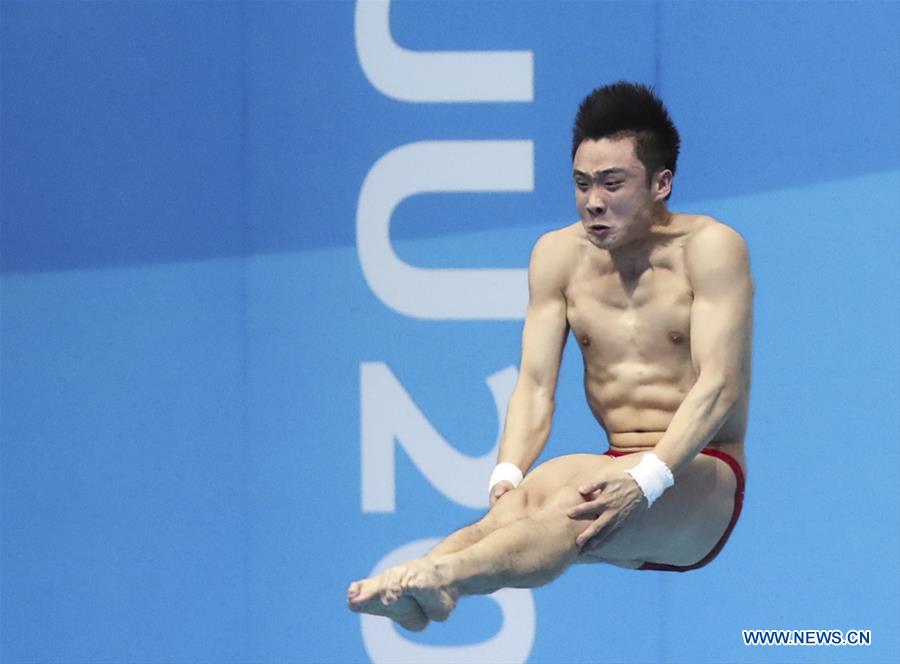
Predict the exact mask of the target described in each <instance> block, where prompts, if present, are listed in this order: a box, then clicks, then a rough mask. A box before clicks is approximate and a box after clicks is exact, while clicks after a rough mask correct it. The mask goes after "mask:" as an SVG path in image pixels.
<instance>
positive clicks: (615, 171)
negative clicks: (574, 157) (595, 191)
mask: <svg viewBox="0 0 900 664" xmlns="http://www.w3.org/2000/svg"><path fill="white" fill-rule="evenodd" d="M627 174H628V171H626V170H625V169H624V168H619V167H615V168H607V169H606V170H602V171H597V172H596V173H594V175H593V177H594V178H596V179H600V178H603V177H606V176H607V175H627ZM572 176H573V177H578V176H581V177H583V178H587V179H590V178H591V174H590V173H585V172H584V171H581V170H578V169H577V168H576V169H575V170H574V171H572Z"/></svg>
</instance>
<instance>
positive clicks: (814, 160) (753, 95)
mask: <svg viewBox="0 0 900 664" xmlns="http://www.w3.org/2000/svg"><path fill="white" fill-rule="evenodd" d="M660 10H661V16H660V35H659V54H660V75H659V86H660V91H661V92H662V94H663V95H664V98H665V99H666V100H667V103H668V104H669V107H670V110H671V112H672V114H673V117H674V118H675V121H676V122H677V123H678V126H679V129H680V131H681V134H682V148H683V158H682V159H681V162H680V167H679V168H680V172H681V175H682V177H681V178H680V181H679V182H678V183H677V185H676V189H675V191H676V195H677V196H678V197H680V200H690V201H699V200H706V199H709V198H711V197H724V196H730V195H734V194H739V193H748V192H757V191H762V190H768V189H785V188H788V187H793V186H797V185H801V184H805V183H810V182H823V181H832V180H836V179H840V178H844V177H848V176H852V175H861V174H865V173H873V172H879V171H884V170H893V169H896V168H897V167H898V164H900V161H898V160H900V132H898V127H897V121H896V118H897V117H898V115H900V41H898V40H897V26H898V25H900V3H896V2H814V1H813V2H661V3H660Z"/></svg>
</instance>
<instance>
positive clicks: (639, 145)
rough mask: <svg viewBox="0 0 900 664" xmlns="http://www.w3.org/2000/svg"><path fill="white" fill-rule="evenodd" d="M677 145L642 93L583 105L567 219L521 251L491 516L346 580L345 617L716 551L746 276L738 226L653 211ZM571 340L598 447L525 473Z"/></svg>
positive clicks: (417, 612) (747, 301)
mask: <svg viewBox="0 0 900 664" xmlns="http://www.w3.org/2000/svg"><path fill="white" fill-rule="evenodd" d="M678 147H679V137H678V132H677V130H676V129H675V127H674V125H673V124H672V122H671V120H670V118H669V115H668V113H667V112H666V110H665V107H664V106H663V104H662V102H660V101H659V100H658V99H657V98H656V97H655V96H654V94H653V93H652V91H651V90H650V89H648V88H646V87H644V86H641V85H634V84H629V83H616V84H614V85H610V86H606V87H603V88H598V89H597V90H595V91H594V92H592V93H591V94H590V95H589V96H588V97H587V98H586V99H585V100H584V102H582V104H581V107H580V109H579V112H578V115H577V117H576V121H575V127H574V136H573V147H572V150H573V176H574V182H575V202H576V206H577V209H578V214H579V217H580V219H579V221H577V222H576V223H574V224H572V225H570V226H566V227H565V228H561V229H559V230H555V231H551V232H549V233H547V234H545V235H544V236H542V237H541V238H540V239H539V240H538V242H537V243H536V244H535V247H534V250H533V252H532V255H531V262H530V265H529V268H528V284H529V293H530V296H529V303H528V309H527V312H526V316H525V326H524V332H523V337H522V362H521V369H520V373H519V379H518V383H517V385H516V388H515V391H514V392H513V395H512V398H511V399H510V402H509V409H508V411H507V415H506V421H505V425H504V429H503V434H502V437H501V443H500V450H499V458H498V461H499V462H500V463H499V464H498V467H497V469H496V470H495V472H494V475H493V476H492V478H491V486H490V489H489V491H490V503H491V508H490V510H489V511H488V513H487V514H486V515H485V516H484V518H482V519H481V520H480V521H478V522H477V523H475V524H473V525H471V526H468V527H466V528H463V529H462V530H460V531H457V532H456V533H454V534H452V535H450V536H449V537H448V538H447V539H445V540H444V541H443V542H441V543H440V544H439V545H438V546H437V547H436V548H435V549H433V550H432V551H431V552H429V554H428V555H427V556H426V557H424V558H420V559H418V560H413V561H410V562H408V563H404V564H403V565H400V566H397V567H394V568H392V569H389V570H387V571H386V572H384V573H383V574H381V575H380V576H378V577H374V578H371V579H365V580H362V581H357V582H354V583H353V584H351V585H350V588H349V590H348V593H347V601H348V604H349V606H350V608H351V609H352V610H354V611H361V612H366V613H372V614H376V615H384V616H388V617H390V618H392V619H393V620H395V621H396V622H398V623H399V624H400V625H402V626H403V627H405V628H407V629H410V630H421V629H423V628H424V627H425V626H426V625H427V623H428V621H429V620H439V621H440V620H445V619H446V618H447V617H448V616H449V615H450V612H451V611H452V610H453V609H454V607H455V606H456V601H457V599H458V598H459V597H460V596H461V595H474V594H483V593H491V592H493V591H495V590H497V589H499V588H504V587H515V588H531V587H535V586H540V585H543V584H545V583H548V582H549V581H551V580H553V579H554V578H556V577H557V576H559V575H560V574H561V573H562V572H563V571H564V570H565V569H566V568H567V567H568V566H569V565H571V564H573V563H594V562H603V563H610V564H613V565H618V566H621V567H628V568H640V569H658V570H671V571H686V570H688V569H695V568H697V567H700V566H702V565H705V564H706V563H708V562H709V561H710V560H711V559H712V558H713V557H715V555H716V554H717V553H718V551H719V550H720V549H721V547H722V546H723V545H724V543H725V540H726V539H727V538H728V535H729V534H730V532H731V529H732V528H733V526H734V523H735V522H736V520H737V516H738V514H739V512H740V507H741V504H742V500H743V486H744V480H743V478H744V472H745V471H744V468H745V462H744V453H743V446H744V432H745V430H746V424H747V404H748V395H749V385H750V339H751V313H752V299H753V284H752V281H751V277H750V271H749V265H748V257H747V250H746V246H745V244H744V241H743V239H742V238H741V237H740V235H738V233H737V232H735V231H734V230H732V229H731V228H729V227H728V226H726V225H724V224H722V223H719V222H718V221H716V220H715V219H712V218H710V217H706V216H702V215H691V214H676V213H672V212H670V211H669V210H668V206H667V200H668V198H669V195H670V193H671V191H672V178H673V175H674V173H675V166H676V161H677V157H678ZM569 330H571V331H572V333H573V336H574V337H575V339H576V340H577V341H578V344H579V345H580V347H581V352H582V355H583V357H584V386H585V393H586V395H587V400H588V403H589V405H590V407H591V410H592V412H593V413H594V415H595V416H596V417H597V420H598V421H599V422H600V425H601V426H602V427H603V429H604V430H605V431H606V434H607V437H608V439H609V444H610V449H609V450H608V451H607V452H606V453H603V454H574V455H567V456H561V457H557V458H555V459H552V460H550V461H548V462H546V463H544V464H542V465H540V466H538V467H537V468H535V469H533V470H531V471H530V472H528V469H529V468H530V467H531V465H532V464H533V463H534V461H535V460H536V459H537V457H538V455H539V454H540V453H541V450H542V449H543V448H544V445H545V443H546V442H547V438H548V436H549V434H550V424H551V419H552V416H553V411H554V404H555V402H554V394H555V391H556V383H557V376H558V373H559V366H560V360H561V355H562V351H563V346H564V344H565V341H566V337H567V336H568V333H569ZM520 471H521V472H520ZM526 472H527V475H526V476H525V478H524V481H521V479H522V478H521V474H522V473H526ZM520 481H521V484H520V485H519V482H520ZM673 483H674V484H673Z"/></svg>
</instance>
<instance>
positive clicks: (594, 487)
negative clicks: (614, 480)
mask: <svg viewBox="0 0 900 664" xmlns="http://www.w3.org/2000/svg"><path fill="white" fill-rule="evenodd" d="M605 488H606V481H605V480H600V481H599V482H589V483H588V484H582V485H581V486H580V487H578V493H581V494H590V493H594V492H595V491H603V489H605Z"/></svg>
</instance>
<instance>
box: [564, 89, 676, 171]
mask: <svg viewBox="0 0 900 664" xmlns="http://www.w3.org/2000/svg"><path fill="white" fill-rule="evenodd" d="M623 136H634V138H635V143H636V146H635V152H636V153H637V158H638V159H640V160H641V163H642V164H644V168H646V169H647V178H648V180H649V178H650V177H652V176H653V175H654V174H655V173H657V172H659V171H660V170H662V169H664V168H667V169H669V170H670V171H672V174H673V175H674V174H675V167H676V165H677V163H678V149H679V147H680V145H681V138H680V137H679V136H678V130H677V129H676V128H675V124H674V123H673V122H672V118H671V117H669V112H668V111H667V110H666V107H665V105H664V104H663V103H662V100H660V98H659V97H657V96H656V94H655V93H654V92H653V88H651V87H649V86H646V85H643V84H642V83H629V82H627V81H618V82H616V83H613V84H611V85H605V86H603V87H600V88H597V89H596V90H594V91H593V92H591V93H590V94H589V95H588V96H587V97H585V98H584V101H582V102H581V106H579V107H578V114H577V115H576V116H575V124H574V126H573V127H572V159H575V152H576V151H577V150H578V146H579V145H581V143H582V141H584V140H585V139H592V140H599V139H601V138H619V137H623Z"/></svg>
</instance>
